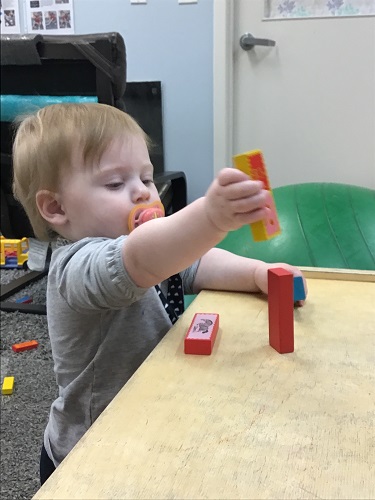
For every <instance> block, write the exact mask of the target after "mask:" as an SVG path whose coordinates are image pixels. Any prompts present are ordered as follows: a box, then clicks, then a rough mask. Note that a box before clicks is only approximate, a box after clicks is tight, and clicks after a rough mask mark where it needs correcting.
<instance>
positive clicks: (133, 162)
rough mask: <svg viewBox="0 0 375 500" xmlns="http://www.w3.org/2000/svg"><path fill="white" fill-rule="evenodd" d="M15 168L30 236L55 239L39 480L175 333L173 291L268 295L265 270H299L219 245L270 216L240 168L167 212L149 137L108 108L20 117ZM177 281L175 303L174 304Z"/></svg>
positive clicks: (74, 107)
mask: <svg viewBox="0 0 375 500" xmlns="http://www.w3.org/2000/svg"><path fill="white" fill-rule="evenodd" d="M13 168H14V193H15V196H16V197H17V199H18V200H19V201H20V202H21V203H22V205H23V207H24V209H25V210H26V213H27V215H28V217H29V219H30V221H31V224H32V226H33V229H34V232H35V235H36V237H37V238H39V239H41V240H47V241H52V240H56V249H55V251H54V252H53V254H52V258H51V263H50V269H49V275H48V286H47V319H48V329H49V336H50V339H51V347H52V355H53V360H54V371H55V374H56V380H57V385H58V397H57V399H56V400H55V401H54V402H53V403H52V406H51V410H50V415H49V420H48V423H47V426H46V430H45V434H44V444H43V446H42V453H41V462H40V473H41V483H42V484H43V483H44V482H45V481H46V479H47V478H48V477H49V475H51V474H52V472H53V471H54V470H55V468H56V467H57V466H58V465H59V464H60V463H61V462H62V460H64V458H65V457H66V456H67V454H68V453H69V452H70V450H71V449H72V448H73V446H74V445H75V444H76V443H77V442H78V440H79V439H80V438H81V437H82V436H83V435H84V433H85V432H86V431H87V430H88V428H89V427H90V426H91V425H92V424H93V422H94V421H95V420H96V419H97V418H98V416H99V415H100V414H101V413H102V411H103V410H104V409H105V408H106V406H107V405H108V404H109V403H110V401H111V400H112V399H113V398H114V397H115V395H116V394H117V393H118V391H119V390H120V389H121V388H122V387H123V385H124V384H125V383H126V382H127V381H128V380H129V378H130V377H131V376H132V375H133V373H134V372H135V371H136V370H137V368H138V367H139V366H140V364H141V363H142V362H143V361H144V360H145V359H146V357H147V356H148V355H149V354H150V352H151V351H152V350H153V349H154V347H155V346H156V345H157V344H158V342H159V341H160V340H161V339H162V338H163V336H164V335H165V334H166V332H167V331H168V330H169V329H170V327H171V324H172V323H173V322H174V321H175V320H176V319H177V317H178V315H179V314H180V313H181V312H182V306H181V301H182V300H183V298H182V293H180V292H182V291H184V292H185V293H198V292H199V291H200V290H202V289H213V290H233V291H242V292H263V293H267V271H268V269H269V268H270V267H280V266H282V267H284V268H286V269H288V270H291V271H292V272H293V273H294V275H296V276H300V275H301V272H300V271H299V270H298V269H296V268H294V267H292V266H289V265H287V264H272V265H271V264H266V263H265V262H262V261H259V260H252V259H248V258H245V257H239V256H237V255H234V254H232V253H230V252H227V251H224V250H221V249H218V248H215V245H217V244H218V243H219V242H220V241H221V240H222V239H223V238H224V237H225V235H226V234H227V232H228V231H231V230H234V229H237V228H239V227H241V226H242V225H244V224H249V223H251V222H255V221H257V220H260V219H263V218H264V217H265V215H266V210H267V209H266V192H265V191H264V190H263V186H262V183H261V182H257V181H252V180H250V179H249V178H248V176H246V175H245V174H244V173H243V172H240V171H239V170H236V169H233V168H224V169H223V170H221V171H220V173H219V174H218V175H217V177H216V178H215V179H214V181H213V182H212V184H211V185H210V186H209V188H208V190H207V192H206V194H205V196H203V197H202V198H199V199H197V200H195V201H194V202H193V203H191V204H190V205H188V206H187V207H185V208H184V209H182V210H180V211H179V212H177V213H175V214H172V215H170V216H168V217H163V207H162V205H161V203H160V199H159V195H158V191H157V189H156V187H155V184H154V181H153V166H152V164H151V162H150V157H149V139H148V137H147V136H146V134H145V133H144V132H143V131H142V129H141V128H140V127H139V125H138V124H137V123H136V122H135V121H134V120H133V119H132V118H131V117H130V116H129V115H128V114H126V113H124V112H123V111H120V110H118V109H116V108H114V107H111V106H107V105H104V104H57V105H52V106H47V107H45V108H43V109H41V110H39V111H38V112H37V113H36V114H35V115H31V116H28V117H26V118H25V119H24V120H23V121H22V122H21V123H20V125H19V127H18V130H17V133H16V136H15V141H14V148H13ZM171 277H172V279H170V278H171ZM172 287H175V290H176V289H177V290H178V292H179V294H178V299H179V300H178V301H177V300H176V301H174V302H175V303H174V304H172V305H171V302H172V301H169V300H168V288H169V292H170V290H171V288H172ZM179 287H181V290H180V289H179ZM172 296H173V297H174V296H175V294H174V293H172ZM178 302H179V303H178Z"/></svg>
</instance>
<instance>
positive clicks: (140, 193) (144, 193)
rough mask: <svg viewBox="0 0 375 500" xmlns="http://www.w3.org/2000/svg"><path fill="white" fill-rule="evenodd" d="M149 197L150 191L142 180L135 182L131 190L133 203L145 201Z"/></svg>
mask: <svg viewBox="0 0 375 500" xmlns="http://www.w3.org/2000/svg"><path fill="white" fill-rule="evenodd" d="M149 198H150V191H149V189H148V187H147V186H145V185H144V184H143V182H141V181H140V182H137V184H136V186H134V191H133V201H134V202H135V203H139V202H141V201H145V200H146V201H147V200H148V199H149Z"/></svg>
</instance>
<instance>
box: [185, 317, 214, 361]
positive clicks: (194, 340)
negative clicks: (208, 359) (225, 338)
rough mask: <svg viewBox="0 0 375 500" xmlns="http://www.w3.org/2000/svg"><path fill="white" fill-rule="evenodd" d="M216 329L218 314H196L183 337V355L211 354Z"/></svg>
mask: <svg viewBox="0 0 375 500" xmlns="http://www.w3.org/2000/svg"><path fill="white" fill-rule="evenodd" d="M218 329H219V315H218V314H216V313H196V314H195V315H194V318H193V321H192V322H191V324H190V327H189V330H188V332H187V334H186V337H185V342H184V352H185V354H211V353H212V349H213V346H214V343H215V339H216V335H217V331H218Z"/></svg>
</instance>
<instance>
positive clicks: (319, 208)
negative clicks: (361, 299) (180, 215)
mask: <svg viewBox="0 0 375 500" xmlns="http://www.w3.org/2000/svg"><path fill="white" fill-rule="evenodd" d="M273 194H274V197H275V202H276V207H277V212H278V216H279V221H280V227H281V234H280V235H279V236H276V237H275V238H272V239H271V240H268V241H262V242H257V243H256V242H254V240H253V238H252V235H251V230H250V228H249V226H243V227H241V228H240V229H237V230H236V231H232V232H230V233H228V235H227V236H226V237H225V238H224V240H223V241H221V242H220V243H219V244H218V245H217V247H219V248H224V249H225V250H229V251H230V252H233V253H235V254H237V255H242V256H244V257H251V258H254V259H260V260H264V261H266V262H286V263H288V264H292V265H295V266H309V267H327V268H339V269H363V270H375V190H374V189H369V188H364V187H360V186H353V185H349V184H339V183H303V184H293V185H288V186H281V187H278V188H275V189H273ZM193 298H194V296H187V297H186V305H188V304H189V303H190V302H191V301H192V299H193Z"/></svg>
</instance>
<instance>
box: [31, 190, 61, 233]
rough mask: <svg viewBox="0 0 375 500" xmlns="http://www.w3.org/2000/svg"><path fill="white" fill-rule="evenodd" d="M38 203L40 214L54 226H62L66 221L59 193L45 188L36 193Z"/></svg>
mask: <svg viewBox="0 0 375 500" xmlns="http://www.w3.org/2000/svg"><path fill="white" fill-rule="evenodd" d="M36 205H37V207H38V210H39V212H40V215H41V216H42V217H43V219H45V220H46V221H47V222H49V223H50V224H51V225H52V226H62V225H63V224H65V223H66V215H65V212H64V210H63V208H62V206H61V203H60V197H59V195H58V194H57V193H53V192H52V191H47V190H46V189H43V190H41V191H38V192H37V193H36Z"/></svg>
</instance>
